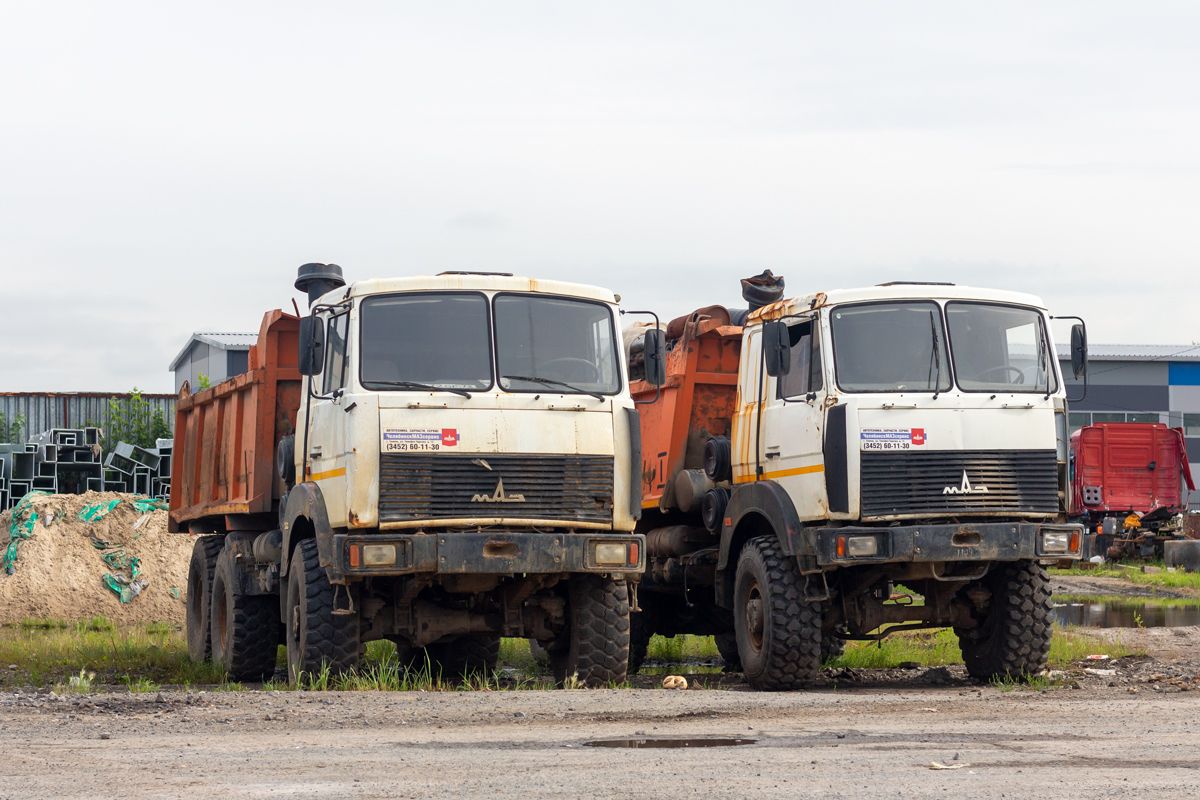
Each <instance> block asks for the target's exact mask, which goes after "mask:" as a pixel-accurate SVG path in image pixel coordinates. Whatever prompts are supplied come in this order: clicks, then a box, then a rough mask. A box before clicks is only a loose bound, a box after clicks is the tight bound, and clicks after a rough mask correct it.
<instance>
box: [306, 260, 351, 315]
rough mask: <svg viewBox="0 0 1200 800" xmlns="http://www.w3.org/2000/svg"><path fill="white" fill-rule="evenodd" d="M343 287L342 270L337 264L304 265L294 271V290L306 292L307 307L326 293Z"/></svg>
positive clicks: (344, 283)
mask: <svg viewBox="0 0 1200 800" xmlns="http://www.w3.org/2000/svg"><path fill="white" fill-rule="evenodd" d="M345 285H346V281H345V279H344V278H343V277H342V268H341V267H339V266H338V265H337V264H305V265H304V266H302V267H300V269H298V270H297V271H296V288H297V289H299V290H300V291H302V292H308V304H309V306H311V305H312V304H313V303H315V302H317V298H318V297H320V296H321V295H323V294H325V293H326V292H332V291H333V290H334V289H337V288H338V287H339V286H345Z"/></svg>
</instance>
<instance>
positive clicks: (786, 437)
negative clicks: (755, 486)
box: [759, 318, 829, 520]
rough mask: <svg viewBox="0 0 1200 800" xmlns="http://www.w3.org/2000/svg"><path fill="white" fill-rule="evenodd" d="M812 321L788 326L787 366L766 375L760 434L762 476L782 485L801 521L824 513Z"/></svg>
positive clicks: (820, 400)
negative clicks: (778, 372) (783, 370)
mask: <svg viewBox="0 0 1200 800" xmlns="http://www.w3.org/2000/svg"><path fill="white" fill-rule="evenodd" d="M819 328H820V326H819V324H818V322H817V320H816V319H815V318H812V319H803V320H795V321H793V322H792V323H791V324H789V325H788V327H787V330H788V339H789V343H790V345H791V358H790V363H791V367H790V369H789V370H788V372H787V374H785V375H780V376H779V377H775V378H773V377H768V378H767V383H766V386H765V387H764V398H763V400H764V403H763V410H762V432H761V435H760V437H759V438H760V441H761V445H760V446H761V451H760V453H759V459H760V462H759V463H760V464H761V465H762V470H763V474H762V478H763V479H764V480H772V481H775V482H776V483H778V484H779V485H780V486H782V487H783V488H784V489H785V490H786V491H787V493H788V496H789V497H791V499H792V503H793V504H794V505H795V507H796V511H797V513H798V514H799V515H800V518H801V519H802V520H812V519H823V518H825V517H826V516H827V515H828V508H829V505H828V501H827V499H826V492H825V474H824V463H823V462H824V455H823V451H822V444H823V438H822V428H823V426H824V413H825V412H824V402H825V397H826V388H825V379H824V374H823V369H822V366H823V365H822V359H821V347H820V330H819Z"/></svg>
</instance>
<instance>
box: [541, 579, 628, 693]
mask: <svg viewBox="0 0 1200 800" xmlns="http://www.w3.org/2000/svg"><path fill="white" fill-rule="evenodd" d="M566 613H567V624H568V630H567V633H566V635H565V636H564V638H563V641H561V642H558V643H557V647H555V648H554V649H550V669H551V671H552V672H553V674H554V680H555V681H557V682H558V684H559V685H560V686H561V685H563V684H564V683H565V682H567V681H568V680H569V679H571V678H574V679H576V680H578V681H579V682H580V683H582V684H584V685H585V686H590V687H595V686H606V685H609V684H613V683H624V682H625V677H626V675H627V670H628V668H629V588H628V586H627V585H626V583H625V581H614V580H612V579H611V578H607V577H603V576H600V575H573V576H572V577H571V579H570V581H569V583H568V585H567V610H566Z"/></svg>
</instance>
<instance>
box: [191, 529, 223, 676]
mask: <svg viewBox="0 0 1200 800" xmlns="http://www.w3.org/2000/svg"><path fill="white" fill-rule="evenodd" d="M224 546H225V537H224V536H201V537H199V538H198V539H196V544H195V545H193V546H192V560H191V563H190V564H188V582H187V644H188V655H189V656H191V657H192V660H193V661H204V660H205V659H206V658H208V656H209V654H210V653H211V652H212V646H211V641H212V640H211V639H210V635H209V628H210V627H211V626H210V625H209V622H208V610H209V608H210V607H211V605H212V581H213V572H214V571H215V570H216V568H217V556H218V555H219V554H220V552H221V548H223V547H224Z"/></svg>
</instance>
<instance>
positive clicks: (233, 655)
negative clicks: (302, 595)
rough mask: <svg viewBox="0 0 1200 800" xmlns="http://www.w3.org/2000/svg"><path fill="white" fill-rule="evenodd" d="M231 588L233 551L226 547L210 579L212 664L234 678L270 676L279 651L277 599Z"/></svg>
mask: <svg viewBox="0 0 1200 800" xmlns="http://www.w3.org/2000/svg"><path fill="white" fill-rule="evenodd" d="M233 587H234V580H233V553H231V552H230V551H229V549H228V548H226V549H224V550H222V551H221V555H220V556H218V557H217V567H216V570H215V571H214V573H213V581H212V606H211V607H210V618H211V620H212V624H211V626H210V629H211V636H210V638H211V640H212V659H213V663H214V664H216V665H218V666H221V667H224V668H225V671H226V672H227V673H229V677H230V679H232V680H235V681H247V680H253V681H257V680H262V679H263V678H264V677H266V678H268V679H269V678H270V677H271V676H272V675H274V674H275V657H276V654H277V653H278V652H279V601H278V599H277V598H276V597H275V596H273V595H237V594H234V593H233Z"/></svg>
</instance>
